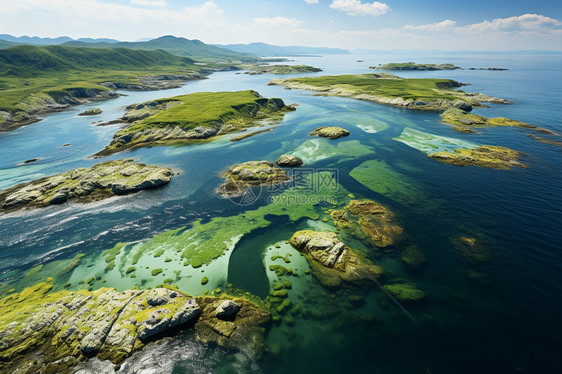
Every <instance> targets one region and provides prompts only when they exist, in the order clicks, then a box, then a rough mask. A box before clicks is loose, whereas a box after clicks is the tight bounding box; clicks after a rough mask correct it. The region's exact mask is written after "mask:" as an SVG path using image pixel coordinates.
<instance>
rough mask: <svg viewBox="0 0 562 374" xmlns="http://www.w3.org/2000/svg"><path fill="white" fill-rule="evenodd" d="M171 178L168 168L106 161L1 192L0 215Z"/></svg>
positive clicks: (89, 198)
mask: <svg viewBox="0 0 562 374" xmlns="http://www.w3.org/2000/svg"><path fill="white" fill-rule="evenodd" d="M173 175H174V172H173V171H172V170H171V169H170V168H166V167H159V166H153V165H145V164H142V163H136V162H134V160H133V159H122V160H115V161H106V162H102V163H100V164H97V165H95V166H92V167H91V168H82V169H74V170H71V171H68V172H66V173H63V174H58V175H54V176H51V177H46V178H42V179H38V180H35V181H31V182H27V183H23V184H19V185H17V186H14V187H10V188H7V189H5V190H2V191H0V214H2V213H7V212H11V211H14V210H18V209H27V208H39V207H45V206H48V205H56V204H62V203H65V202H67V201H69V200H74V201H80V202H90V201H96V200H101V199H105V198H108V197H112V196H115V195H126V194H130V193H135V192H138V191H141V190H147V189H153V188H157V187H161V186H163V185H165V184H167V183H169V182H170V181H171V179H172V177H173Z"/></svg>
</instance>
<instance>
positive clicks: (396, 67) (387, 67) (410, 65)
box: [369, 62, 461, 71]
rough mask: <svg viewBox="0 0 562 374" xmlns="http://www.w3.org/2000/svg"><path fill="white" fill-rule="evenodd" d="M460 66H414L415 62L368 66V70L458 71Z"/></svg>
mask: <svg viewBox="0 0 562 374" xmlns="http://www.w3.org/2000/svg"><path fill="white" fill-rule="evenodd" d="M460 68H461V67H460V66H455V65H453V64H416V63H415V62H403V63H396V62H393V63H390V64H384V65H378V66H370V67H369V69H377V70H395V71H401V70H456V69H460Z"/></svg>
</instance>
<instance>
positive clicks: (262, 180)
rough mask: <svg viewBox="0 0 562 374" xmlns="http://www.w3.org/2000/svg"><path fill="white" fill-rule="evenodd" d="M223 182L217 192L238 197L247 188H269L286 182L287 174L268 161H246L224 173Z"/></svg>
mask: <svg viewBox="0 0 562 374" xmlns="http://www.w3.org/2000/svg"><path fill="white" fill-rule="evenodd" d="M223 176H224V178H225V182H224V184H222V185H220V186H219V187H218V189H217V191H218V192H219V193H220V194H221V195H223V196H225V197H233V196H240V195H242V194H244V192H246V190H247V189H248V188H249V187H257V186H271V185H275V184H279V183H283V182H285V181H287V180H288V178H287V173H285V171H284V170H283V169H280V168H278V167H277V166H275V165H274V164H273V162H270V161H248V162H244V163H242V164H238V165H234V166H232V167H231V168H229V169H228V170H227V171H226V172H225V173H224V175H223Z"/></svg>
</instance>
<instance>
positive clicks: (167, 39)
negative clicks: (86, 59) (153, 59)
mask: <svg viewBox="0 0 562 374" xmlns="http://www.w3.org/2000/svg"><path fill="white" fill-rule="evenodd" d="M63 45H64V46H69V47H88V48H130V49H140V50H144V51H151V50H155V49H162V50H164V51H166V52H169V53H171V54H174V55H177V56H183V57H190V58H196V59H197V58H216V59H229V60H233V59H240V60H255V57H254V56H252V55H250V54H247V53H239V52H234V51H231V50H229V49H224V48H219V47H216V46H213V45H209V44H205V43H203V42H202V41H200V40H196V39H194V40H189V39H185V38H177V37H175V36H171V35H167V36H162V37H160V38H157V39H153V40H149V41H146V42H116V43H104V42H101V43H88V42H83V41H82V42H81V41H70V42H66V43H64V44H63Z"/></svg>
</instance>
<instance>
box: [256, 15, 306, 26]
mask: <svg viewBox="0 0 562 374" xmlns="http://www.w3.org/2000/svg"><path fill="white" fill-rule="evenodd" d="M301 23H302V21H301V20H298V19H296V18H286V17H279V16H278V17H271V18H254V27H274V28H279V27H285V28H295V27H297V26H299V25H300V24H301Z"/></svg>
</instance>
